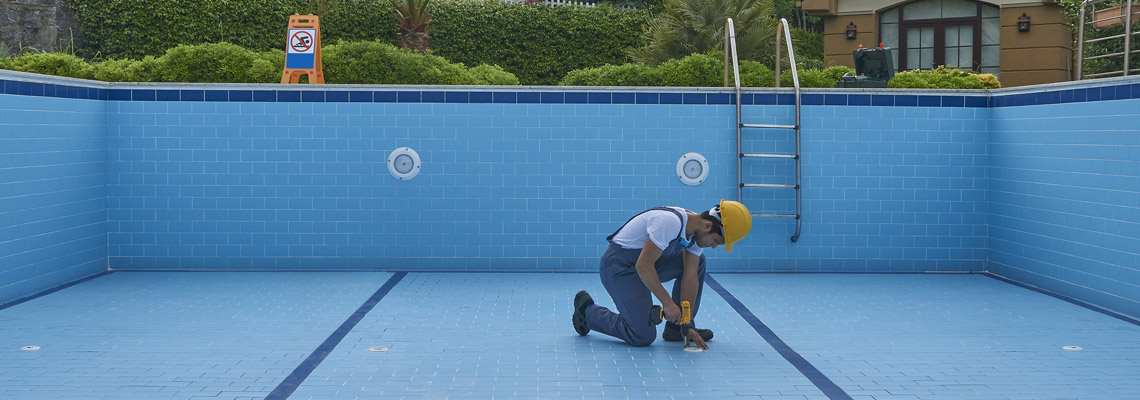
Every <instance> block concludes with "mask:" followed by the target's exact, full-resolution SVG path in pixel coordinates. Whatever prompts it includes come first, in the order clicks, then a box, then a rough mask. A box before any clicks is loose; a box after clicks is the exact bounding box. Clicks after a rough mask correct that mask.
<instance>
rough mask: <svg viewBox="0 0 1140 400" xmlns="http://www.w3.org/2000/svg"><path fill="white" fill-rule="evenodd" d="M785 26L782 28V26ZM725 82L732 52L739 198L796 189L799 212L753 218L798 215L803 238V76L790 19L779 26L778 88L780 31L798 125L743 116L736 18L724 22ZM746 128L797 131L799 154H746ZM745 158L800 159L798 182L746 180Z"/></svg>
mask: <svg viewBox="0 0 1140 400" xmlns="http://www.w3.org/2000/svg"><path fill="white" fill-rule="evenodd" d="M781 27H782V28H783V30H782V31H781V29H780V28H781ZM724 32H725V35H724V48H725V51H724V85H725V86H728V61H729V58H730V55H731V58H732V76H733V78H735V82H736V154H737V157H736V181H737V187H736V200H737V201H740V202H743V201H744V197H743V190H744V188H773V189H776V188H786V189H794V190H795V191H796V213H795V214H763V213H760V214H758V213H752V216H753V217H761V218H795V219H796V233H795V234H794V235H792V241H793V242H795V241H797V240H799V239H800V223H801V221H802V220H803V219H802V218H801V212H802V210H803V207H802V204H803V196H802V194H801V193H802V191H801V190H802V186H801V185H800V182H801V180H800V176H801V175H800V164H801V158H800V75H799V72H797V70H796V55H795V52H794V51H792V35H791V31H790V30H789V29H788V20H787V19H784V18H780V26H777V27H776V87H780V34H781V32H782V33H783V36H784V39H785V42H786V44H787V47H788V61H789V62H790V66H791V69H792V83H793V84H794V85H795V94H796V122H795V124H794V125H776V124H745V123H744V122H743V120H742V119H741V115H740V98H741V96H740V63H739V61H738V60H737V53H736V29H735V28H734V27H733V25H732V18H729V19H728V20H727V21H725V24H724ZM745 128H748V129H786V130H791V131H794V132H795V134H796V153H795V154H758V153H745V152H744V150H742V148H741V145H740V142H741V131H742V130H743V129H745ZM745 158H790V159H793V160H795V162H796V183H795V184H794V185H781V184H768V183H745V182H744V175H743V174H742V173H741V171H742V170H743V163H744V159H745Z"/></svg>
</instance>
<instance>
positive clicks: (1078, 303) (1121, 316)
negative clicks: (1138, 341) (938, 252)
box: [979, 272, 1140, 326]
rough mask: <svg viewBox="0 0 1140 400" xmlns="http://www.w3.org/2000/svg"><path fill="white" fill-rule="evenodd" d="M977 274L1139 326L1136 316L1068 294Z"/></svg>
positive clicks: (992, 274) (990, 275) (1001, 277)
mask: <svg viewBox="0 0 1140 400" xmlns="http://www.w3.org/2000/svg"><path fill="white" fill-rule="evenodd" d="M979 274H981V275H985V276H988V277H990V278H994V279H997V280H999V281H1002V282H1005V283H1008V284H1010V285H1014V286H1018V287H1021V288H1025V289H1029V290H1032V291H1034V292H1037V293H1041V294H1043V295H1046V296H1049V297H1053V298H1055V299H1058V300H1062V301H1065V302H1068V303H1071V304H1073V305H1076V306H1080V307H1083V308H1086V309H1089V310H1092V311H1096V312H1098V313H1101V314H1104V315H1107V316H1110V317H1113V318H1116V319H1119V320H1121V321H1124V322H1127V323H1130V324H1132V325H1136V326H1140V320H1138V319H1136V318H1132V317H1130V316H1127V315H1124V314H1121V313H1118V312H1115V311H1112V310H1109V309H1105V308H1100V307H1099V306H1097V305H1095V304H1090V303H1085V302H1083V301H1080V300H1077V299H1074V298H1072V297H1069V296H1066V295H1063V294H1060V293H1057V292H1053V291H1050V290H1047V289H1042V288H1039V287H1036V286H1032V285H1029V284H1025V283H1021V282H1018V281H1015V280H1012V279H1009V278H1006V277H1004V276H1001V275H997V274H994V273H992V272H980V273H979Z"/></svg>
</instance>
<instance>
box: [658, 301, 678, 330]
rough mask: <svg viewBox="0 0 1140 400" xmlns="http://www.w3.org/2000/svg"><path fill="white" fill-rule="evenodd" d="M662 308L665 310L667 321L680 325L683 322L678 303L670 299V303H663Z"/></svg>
mask: <svg viewBox="0 0 1140 400" xmlns="http://www.w3.org/2000/svg"><path fill="white" fill-rule="evenodd" d="M661 310H662V311H664V312H665V320H666V321H669V322H672V323H674V324H678V325H679V324H680V323H681V307H677V304H675V303H673V302H672V301H670V302H669V304H665V305H663V307H661Z"/></svg>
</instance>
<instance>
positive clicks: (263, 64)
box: [159, 43, 284, 83]
mask: <svg viewBox="0 0 1140 400" xmlns="http://www.w3.org/2000/svg"><path fill="white" fill-rule="evenodd" d="M277 52H279V53H281V54H282V57H281V60H282V65H283V64H284V52H282V51H280V50H277ZM270 54H272V53H270ZM159 61H160V63H161V64H162V68H161V71H162V79H163V80H164V81H166V82H211V83H224V82H234V83H259V82H260V83H270V82H277V81H280V79H281V69H282V67H281V66H278V67H276V68H274V67H275V66H274V65H273V62H271V61H270V60H269V59H267V58H263V57H259V56H258V54H257V53H254V52H251V51H249V50H246V49H244V48H242V47H241V46H238V45H235V44H230V43H214V44H203V45H197V46H186V45H183V46H178V47H175V48H173V49H170V50H169V51H167V52H166V55H163V56H162V57H160V58H159ZM274 69H276V77H275V78H274V76H273V75H274V74H273V70H274Z"/></svg>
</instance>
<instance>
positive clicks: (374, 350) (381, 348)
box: [368, 346, 388, 353]
mask: <svg viewBox="0 0 1140 400" xmlns="http://www.w3.org/2000/svg"><path fill="white" fill-rule="evenodd" d="M368 351H371V352H373V353H375V352H381V351H388V348H387V347H384V346H376V347H372V348H369V349H368Z"/></svg>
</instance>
